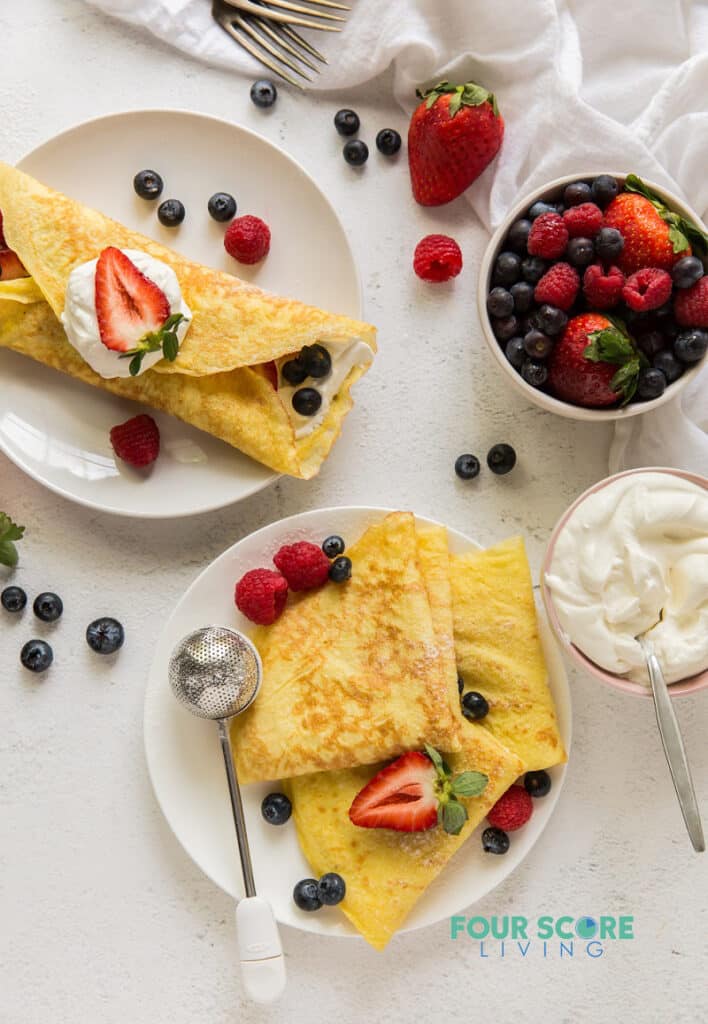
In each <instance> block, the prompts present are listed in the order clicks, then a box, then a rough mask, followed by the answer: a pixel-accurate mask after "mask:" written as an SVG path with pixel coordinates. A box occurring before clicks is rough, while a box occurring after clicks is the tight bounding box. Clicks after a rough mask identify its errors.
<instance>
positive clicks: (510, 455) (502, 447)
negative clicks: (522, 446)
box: [487, 444, 516, 476]
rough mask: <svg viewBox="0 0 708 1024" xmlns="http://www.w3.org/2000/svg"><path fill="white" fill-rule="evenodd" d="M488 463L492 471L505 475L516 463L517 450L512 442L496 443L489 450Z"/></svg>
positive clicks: (498, 474)
mask: <svg viewBox="0 0 708 1024" xmlns="http://www.w3.org/2000/svg"><path fill="white" fill-rule="evenodd" d="M487 465H488V466H489V468H490V469H491V471H492V473H496V474H497V476H503V475H504V474H505V473H510V472H511V471H512V469H513V468H514V466H515V465H516V452H515V451H514V449H513V448H512V447H511V445H510V444H495V445H492V447H491V448H490V449H489V451H488V452H487Z"/></svg>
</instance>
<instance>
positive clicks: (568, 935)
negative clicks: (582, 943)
mask: <svg viewBox="0 0 708 1024" xmlns="http://www.w3.org/2000/svg"><path fill="white" fill-rule="evenodd" d="M564 924H566V925H569V926H570V927H571V928H572V926H573V918H572V917H559V918H558V920H557V921H556V935H557V936H558V938H559V939H572V938H573V933H572V931H570V932H569V931H563V925H564Z"/></svg>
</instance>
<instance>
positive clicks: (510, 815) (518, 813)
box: [487, 786, 533, 832]
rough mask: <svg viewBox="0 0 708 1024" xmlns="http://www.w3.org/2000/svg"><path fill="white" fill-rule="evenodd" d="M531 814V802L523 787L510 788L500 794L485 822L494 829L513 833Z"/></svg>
mask: <svg viewBox="0 0 708 1024" xmlns="http://www.w3.org/2000/svg"><path fill="white" fill-rule="evenodd" d="M532 814H533V800H532V799H531V797H530V796H529V794H528V793H527V792H526V790H525V789H524V787H523V786H511V787H510V788H509V789H507V791H506V793H502V795H501V796H500V797H499V799H498V800H497V802H496V803H495V805H494V807H492V809H491V811H490V812H489V814H488V815H487V821H488V822H489V824H490V825H492V826H493V827H494V828H501V829H503V830H504V831H505V832H515V831H516V829H517V828H521V826H522V825H525V824H526V822H527V821H528V820H529V818H530V817H531V815H532Z"/></svg>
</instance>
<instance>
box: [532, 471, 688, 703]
mask: <svg viewBox="0 0 708 1024" xmlns="http://www.w3.org/2000/svg"><path fill="white" fill-rule="evenodd" d="M637 473H667V474H669V476H678V477H682V478H683V479H684V480H690V481H691V483H694V484H697V485H698V486H699V487H703V488H704V489H705V490H708V479H706V477H704V476H699V475H698V474H697V473H686V472H684V471H683V470H680V469H667V468H665V467H656V466H647V467H646V468H645V469H628V470H627V471H626V472H624V473H616V474H615V475H614V476H608V477H606V478H605V479H604V480H600V482H599V483H597V484H594V485H593V486H592V487H590V488H588V490H587V491H585V493H584V494H581V495H580V497H579V498H577V499H576V500H575V501H574V502H573V504H572V505H571V506H570V508H569V509H567V511H566V512H564V514H563V515H562V516H561V518H560V519H559V520H558V522H557V523H556V525H555V527H554V529H553V533H552V534H551V539H550V541H549V542H548V547H547V549H546V554H545V556H544V559H543V565H542V567H541V595H542V597H543V603H544V605H545V608H546V614H547V616H548V621H549V622H550V624H551V627H552V629H553V632H554V633H555V635H556V637H557V638H558V640H559V641H560V644H561V646H562V647H563V648H564V649H565V650H566V651H567V652H568V654H569V655H570V656H571V658H572V659H573V661H574V662H575V663H576V664H577V665H579V666H580V667H581V668H583V669H585V671H586V672H588V673H589V674H590V675H591V676H595V678H596V679H599V680H601V682H603V683H609V685H610V686H614V687H615V689H617V690H623V691H624V693H631V694H633V695H634V696H635V697H651V690H650V689H649V687H648V686H642V684H641V683H635V682H633V681H632V680H631V679H625V677H624V676H618V675H615V674H614V673H613V672H607V671H606V670H605V669H604V668H600V666H599V665H596V664H595V662H594V661H591V660H590V659H589V658H588V657H586V655H584V654H583V652H582V651H581V650H580V649H579V648H578V647H576V646H575V644H573V643H571V642H570V640H569V638H568V636H567V635H566V633H565V632H564V630H563V628H562V627H561V624H560V622H559V620H558V615H557V613H556V609H555V607H554V604H553V595H552V594H551V591H550V590H549V588H548V587H547V586H546V573H547V572H548V570H549V569H550V566H551V562H552V560H553V552H554V550H555V546H556V541H557V540H558V535H559V534H560V532H561V530H562V529H563V527H564V526H565V524H566V523H567V522H568V519H569V518H570V516H571V515H572V513H573V512H575V510H576V508H578V506H579V505H582V503H583V502H584V501H585V499H586V498H587V497H589V496H590V495H591V494H594V493H595V492H596V491H599V490H601V489H602V488H603V487H606V486H607V485H608V484H610V483H612V482H613V481H614V480H618V479H619V478H620V477H623V476H633V475H635V474H637ZM706 688H708V668H706V669H705V670H704V671H703V672H699V673H698V675H696V676H691V677H690V678H687V679H681V680H680V681H679V682H677V683H671V684H670V686H669V693H670V694H671V696H672V697H679V696H683V695H684V694H686V693H696V692H697V691H698V690H703V689H706Z"/></svg>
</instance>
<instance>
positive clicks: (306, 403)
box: [292, 388, 322, 416]
mask: <svg viewBox="0 0 708 1024" xmlns="http://www.w3.org/2000/svg"><path fill="white" fill-rule="evenodd" d="M292 404H293V409H294V410H295V412H296V413H299V415H300V416H314V415H315V413H316V412H318V411H319V408H320V406H321V405H322V395H321V394H320V393H319V391H318V390H317V389H316V388H300V390H299V391H296V392H295V394H294V395H293V397H292Z"/></svg>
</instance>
